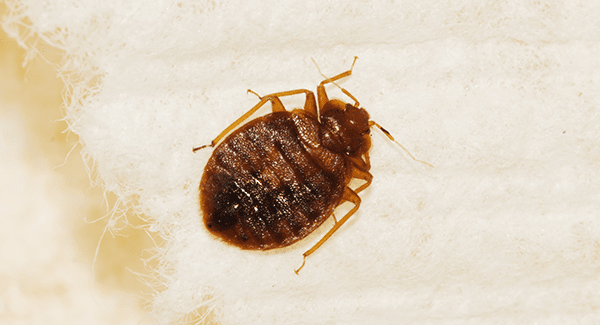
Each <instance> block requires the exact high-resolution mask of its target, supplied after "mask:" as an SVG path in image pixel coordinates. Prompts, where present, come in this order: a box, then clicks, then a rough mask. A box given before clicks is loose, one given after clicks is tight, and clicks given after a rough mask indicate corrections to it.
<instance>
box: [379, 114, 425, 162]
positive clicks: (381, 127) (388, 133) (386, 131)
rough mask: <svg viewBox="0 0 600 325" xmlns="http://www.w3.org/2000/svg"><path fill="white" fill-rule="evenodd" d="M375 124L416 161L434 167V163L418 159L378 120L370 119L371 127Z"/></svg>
mask: <svg viewBox="0 0 600 325" xmlns="http://www.w3.org/2000/svg"><path fill="white" fill-rule="evenodd" d="M373 126H376V127H377V128H379V130H381V132H383V134H385V135H386V136H387V137H388V138H389V139H390V140H392V141H394V142H395V143H396V144H397V145H398V146H400V148H402V150H404V152H406V153H407V154H408V155H409V156H410V158H412V159H413V160H414V161H417V162H420V163H421V164H424V165H427V166H429V167H431V168H433V165H432V164H430V163H428V162H425V161H422V160H419V159H416V158H415V157H414V156H413V155H412V154H411V153H410V151H408V150H407V149H406V148H404V146H403V145H401V144H400V143H399V142H398V141H396V139H394V137H393V136H392V135H391V134H390V132H388V130H386V129H384V128H383V126H381V125H379V124H377V122H375V121H369V127H373Z"/></svg>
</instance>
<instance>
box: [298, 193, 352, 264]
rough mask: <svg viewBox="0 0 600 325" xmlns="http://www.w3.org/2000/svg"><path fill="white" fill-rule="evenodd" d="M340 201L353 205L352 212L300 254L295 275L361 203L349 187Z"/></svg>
mask: <svg viewBox="0 0 600 325" xmlns="http://www.w3.org/2000/svg"><path fill="white" fill-rule="evenodd" d="M342 200H343V201H348V202H351V203H354V207H353V208H352V210H350V211H348V213H346V215H345V216H344V217H343V218H342V219H340V220H339V221H337V222H336V223H335V224H334V225H333V227H332V228H331V229H329V231H328V232H327V233H326V234H325V236H323V238H321V240H319V242H317V243H316V244H315V245H314V246H313V247H311V249H309V250H307V251H306V252H305V253H304V254H302V257H303V259H302V265H300V267H299V268H298V269H297V270H295V271H294V272H296V274H298V272H300V270H301V269H302V268H303V267H304V263H305V262H306V257H308V256H309V255H310V254H312V253H314V252H315V251H316V250H317V249H318V248H319V247H321V245H323V244H324V243H325V242H326V241H327V239H329V237H331V235H333V233H334V232H336V230H338V229H339V228H340V227H341V226H342V225H343V224H344V223H345V222H346V221H348V219H350V217H351V216H352V215H353V214H354V213H355V212H356V211H357V210H358V207H359V206H360V202H361V199H360V196H358V194H356V192H354V191H353V190H352V189H351V188H349V187H346V189H345V190H344V196H343V197H342Z"/></svg>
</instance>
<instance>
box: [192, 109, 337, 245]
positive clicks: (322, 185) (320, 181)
mask: <svg viewBox="0 0 600 325" xmlns="http://www.w3.org/2000/svg"><path fill="white" fill-rule="evenodd" d="M292 114H293V113H291V112H278V113H272V114H269V115H266V116H264V117H261V118H258V119H256V120H254V121H252V122H250V123H248V124H246V125H244V126H243V127H242V128H241V129H238V130H236V131H235V132H234V133H232V134H231V135H230V136H229V137H227V138H226V139H225V140H224V141H223V143H222V144H221V145H219V146H218V147H217V148H216V149H215V151H214V152H213V155H212V156H211V158H210V160H209V161H208V164H207V167H206V169H205V172H204V175H203V176H202V181H201V182H200V202H201V204H202V210H203V213H204V222H205V224H206V227H207V228H208V229H209V231H211V232H212V233H213V234H215V235H217V236H219V237H221V238H222V239H223V240H225V241H227V242H229V243H231V244H234V245H236V246H239V247H241V248H244V249H270V248H278V247H284V246H288V245H290V244H292V243H294V242H296V241H298V240H300V239H302V238H304V237H306V236H307V235H308V234H310V233H311V232H312V231H313V230H314V229H316V228H317V227H318V226H320V225H321V224H322V223H323V222H324V221H325V220H326V219H327V217H329V215H330V214H331V213H332V211H333V209H334V208H335V207H336V206H337V205H338V204H339V202H340V200H341V197H342V195H343V192H344V188H345V186H346V181H345V177H344V175H346V170H345V168H346V167H345V165H344V164H341V166H342V167H341V168H338V169H337V170H336V171H335V172H333V173H332V172H326V171H325V170H323V168H321V167H320V166H319V164H317V163H316V161H315V159H314V158H313V157H312V156H311V155H310V154H309V152H308V151H307V150H306V148H305V146H304V145H303V144H302V141H301V137H299V135H298V130H297V129H296V125H295V124H294V121H293V118H292ZM297 118H298V116H297V115H296V119H297ZM301 118H309V117H306V116H303V117H301ZM313 122H314V123H318V122H317V121H316V120H315V121H311V123H313ZM338 158H339V160H343V158H342V157H338Z"/></svg>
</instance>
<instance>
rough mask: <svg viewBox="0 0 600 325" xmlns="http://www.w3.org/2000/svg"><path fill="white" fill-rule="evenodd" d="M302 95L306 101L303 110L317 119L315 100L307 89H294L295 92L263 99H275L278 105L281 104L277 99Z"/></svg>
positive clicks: (291, 91)
mask: <svg viewBox="0 0 600 325" xmlns="http://www.w3.org/2000/svg"><path fill="white" fill-rule="evenodd" d="M253 93H254V92H253ZM302 93H304V94H306V100H305V101H304V110H305V111H307V112H309V113H311V114H312V115H314V116H315V117H317V116H318V115H317V103H316V100H315V94H314V93H313V92H312V91H310V90H308V89H296V90H288V91H282V92H279V93H274V94H270V95H267V96H265V97H264V98H269V97H275V98H277V101H278V102H279V103H281V101H280V100H279V97H284V96H292V95H298V94H302ZM255 94H256V93H255ZM259 98H260V97H259ZM281 107H283V104H281ZM284 110H285V109H284Z"/></svg>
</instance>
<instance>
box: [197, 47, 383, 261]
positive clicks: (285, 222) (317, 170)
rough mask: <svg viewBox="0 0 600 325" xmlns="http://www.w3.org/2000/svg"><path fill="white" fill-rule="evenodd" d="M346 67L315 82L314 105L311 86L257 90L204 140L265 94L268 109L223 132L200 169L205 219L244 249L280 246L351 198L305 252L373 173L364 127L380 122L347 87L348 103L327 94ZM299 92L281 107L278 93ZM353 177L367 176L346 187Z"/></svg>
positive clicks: (263, 99) (307, 231) (356, 204)
mask: <svg viewBox="0 0 600 325" xmlns="http://www.w3.org/2000/svg"><path fill="white" fill-rule="evenodd" d="M355 61H356V58H355ZM351 73H352V68H351V69H350V70H349V71H346V72H344V73H342V74H339V75H337V76H335V77H333V78H328V79H325V80H324V81H323V82H321V84H320V85H319V86H318V87H317V100H318V108H317V101H316V100H315V96H314V94H313V92H311V91H309V90H306V89H299V90H291V91H286V92H280V93H275V94H271V95H268V96H264V97H260V96H259V98H260V99H261V100H260V102H259V103H258V104H257V105H256V106H254V107H253V108H252V109H251V110H250V111H249V112H247V113H246V114H244V115H243V116H242V117H240V118H239V119H238V120H237V121H235V122H234V123H233V124H232V125H231V126H229V127H228V128H227V129H225V130H224V131H223V132H222V133H221V134H220V135H219V136H218V137H217V138H215V140H213V142H212V143H211V145H210V146H214V145H215V144H217V143H218V142H219V141H220V140H221V139H223V138H224V137H225V136H226V135H228V133H230V132H231V131H233V130H234V129H235V128H236V127H238V126H239V125H241V124H242V122H244V121H245V120H246V119H248V118H249V117H250V115H252V114H253V113H254V112H256V111H257V110H258V109H259V108H260V107H262V106H263V105H264V104H265V103H266V102H268V101H270V102H271V104H272V106H273V112H272V113H270V114H268V115H265V116H262V117H259V118H256V119H254V120H252V121H250V122H248V123H246V124H244V125H242V126H241V127H239V128H238V129H236V130H235V131H233V132H232V133H231V134H229V135H228V136H227V137H226V138H225V139H224V140H223V141H222V142H221V143H220V144H219V145H218V146H217V148H216V149H215V150H214V152H213V154H212V156H211V157H210V159H209V161H208V163H207V165H206V168H205V169H204V175H203V176H202V180H201V182H200V203H201V207H202V211H203V213H204V223H205V225H206V228H207V229H208V230H209V231H210V232H211V233H212V234H214V235H216V236H218V237H220V238H221V239H222V240H224V241H226V242H228V243H230V244H233V245H235V246H238V247H240V248H242V249H253V250H267V249H273V248H280V247H285V246H288V245H291V244H293V243H295V242H297V241H299V240H301V239H302V238H304V237H306V236H307V235H309V234H310V233H311V232H312V231H314V230H315V229H316V228H318V227H319V226H320V225H321V224H322V223H323V222H324V221H325V220H327V219H328V218H329V216H331V215H332V213H333V210H334V209H335V208H336V207H337V206H338V205H340V204H341V203H343V202H345V201H349V202H351V203H353V204H354V207H353V208H352V209H351V210H350V211H349V212H348V213H347V214H346V215H345V216H344V217H343V218H341V219H340V220H336V223H335V225H334V226H333V227H332V229H330V230H329V232H328V233H327V234H326V235H325V236H324V237H323V238H322V239H321V240H320V241H319V242H318V243H317V244H315V245H314V246H313V247H312V248H311V249H310V250H308V251H307V252H305V253H304V258H306V256H308V255H310V254H312V253H313V252H314V251H315V250H316V249H318V248H319V247H320V246H321V245H322V244H323V243H324V242H325V241H326V240H327V239H328V238H329V237H330V236H331V235H332V234H333V233H334V232H335V231H336V230H337V229H338V228H339V227H340V226H341V225H342V224H343V223H344V222H346V220H348V218H350V216H352V215H353V214H354V212H356V210H358V207H359V205H360V202H361V200H360V197H359V196H358V195H357V193H358V192H360V191H362V190H364V189H365V188H367V187H368V186H369V185H370V183H371V180H372V178H373V177H372V175H371V174H370V173H369V169H370V164H369V154H368V152H369V148H370V147H371V138H370V132H369V131H370V127H371V126H373V125H375V126H378V127H379V128H381V127H380V126H379V125H378V124H377V123H375V122H373V121H369V114H368V113H367V111H366V110H364V109H362V108H359V104H358V101H356V99H355V98H354V97H353V96H352V95H351V94H350V93H348V92H347V91H346V90H344V89H342V91H343V92H344V93H345V94H346V95H348V96H349V97H350V98H352V99H353V100H354V101H355V104H354V105H352V104H347V103H344V102H342V101H341V100H336V99H334V100H329V99H328V98H327V94H326V92H325V87H324V85H325V84H326V83H329V82H334V81H335V80H338V79H341V78H343V77H347V76H349V75H350V74H351ZM303 93H304V94H306V101H305V105H304V109H296V110H293V111H291V112H290V111H287V110H286V109H285V108H284V106H283V104H282V103H281V101H280V99H279V97H283V96H289V95H296V94H303ZM382 131H384V132H385V133H386V135H388V137H389V138H390V139H392V140H393V138H392V137H391V135H389V133H387V131H385V130H383V129H382ZM204 147H206V146H203V147H198V148H194V151H196V150H199V149H201V148H204ZM353 178H358V179H362V180H364V181H365V183H364V184H362V185H361V186H360V187H358V188H357V189H355V190H352V189H351V188H350V187H348V184H349V183H350V180H351V179H353ZM302 266H304V262H303V264H302ZM302 266H301V267H300V268H302ZM298 271H299V269H298V270H297V271H296V272H298Z"/></svg>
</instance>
